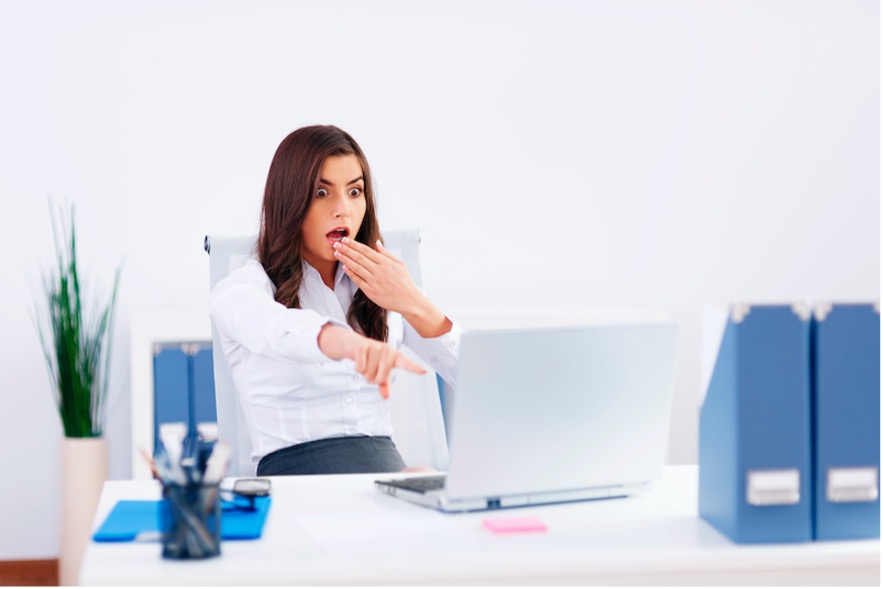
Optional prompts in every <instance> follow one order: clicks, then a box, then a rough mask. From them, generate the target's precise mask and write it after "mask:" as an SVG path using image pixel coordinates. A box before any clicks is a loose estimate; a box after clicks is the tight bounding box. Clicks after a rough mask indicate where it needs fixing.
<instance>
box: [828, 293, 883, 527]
mask: <svg viewBox="0 0 883 589" xmlns="http://www.w3.org/2000/svg"><path fill="white" fill-rule="evenodd" d="M813 352H814V354H813V357H814V363H813V375H814V386H813V395H814V402H815V406H814V409H815V415H814V424H815V457H814V460H815V479H816V485H815V538H816V539H817V540H840V539H850V538H879V537H880V498H879V491H878V489H879V487H880V313H879V310H878V309H877V308H875V307H874V306H873V305H833V306H830V305H828V306H821V305H820V306H818V307H817V308H816V312H815V321H814V322H813Z"/></svg>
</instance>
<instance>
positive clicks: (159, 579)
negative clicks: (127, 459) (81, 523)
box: [80, 466, 880, 585]
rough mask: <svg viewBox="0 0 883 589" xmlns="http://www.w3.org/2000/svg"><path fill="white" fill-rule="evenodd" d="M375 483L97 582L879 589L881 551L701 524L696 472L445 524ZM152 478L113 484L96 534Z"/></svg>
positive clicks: (279, 503)
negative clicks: (500, 523)
mask: <svg viewBox="0 0 883 589" xmlns="http://www.w3.org/2000/svg"><path fill="white" fill-rule="evenodd" d="M375 478H377V476H376V475H337V476H321V477H276V478H273V506H272V508H271V510H270V514H269V518H268V520H267V523H266V527H265V528H264V535H263V537H262V538H261V539H260V540H256V541H239V542H232V541H231V542H224V543H223V544H222V545H221V551H222V555H221V556H220V557H219V558H214V559H209V560H205V561H194V562H175V561H166V560H163V559H162V558H161V557H160V546H159V544H158V543H156V542H154V543H121V544H96V543H94V542H93V543H91V544H90V545H89V547H88V549H87V551H86V556H85V560H84V562H83V566H82V569H81V577H80V580H81V583H82V584H85V585H301V584H303V585H349V584H379V585H397V584H407V585H420V584H440V585H448V584H469V585H482V584H505V585H517V584H544V585H550V584H580V585H588V584H604V585H613V584H639V585H644V584H677V585H689V584H702V585H714V584H726V585H740V584H763V585H776V584H798V585H813V584H835V585H849V584H868V585H871V584H873V585H879V583H880V542H879V540H870V541H868V540H865V541H853V542H827V543H806V544H784V545H781V544H780V545H736V544H732V543H731V542H730V541H729V540H727V539H726V538H725V537H724V536H722V535H720V534H719V533H718V532H717V531H716V530H714V529H713V528H712V527H710V526H709V525H708V524H706V523H705V522H704V521H702V520H700V519H699V518H698V517H697V515H696V505H697V470H696V467H695V466H672V467H667V468H666V470H665V474H664V476H663V479H662V480H661V481H660V482H659V483H658V484H657V485H656V487H655V488H654V490H653V491H652V492H650V493H648V494H646V495H643V496H639V497H631V498H627V499H609V500H602V501H591V502H583V503H571V504H564V505H550V506H544V507H529V508H520V509H514V510H502V511H494V512H482V513H470V514H457V515H446V514H442V513H438V512H435V511H433V510H430V509H426V508H423V507H418V506H415V505H412V504H409V503H406V502H404V501H402V500H399V499H395V498H393V497H389V496H386V495H383V494H381V493H379V492H378V491H376V490H375V488H374V485H373V481H374V479H375ZM158 497H159V486H158V485H157V483H155V482H153V481H110V482H108V483H106V484H105V487H104V492H103V493H102V496H101V502H100V504H99V506H98V512H97V514H96V521H95V527H96V529H97V526H98V525H99V524H100V523H101V522H102V521H103V520H104V517H105V516H106V515H107V514H108V513H109V511H110V509H111V508H112V506H113V505H114V503H115V502H116V501H117V500H118V499H156V498H158ZM528 515H530V516H535V517H538V518H540V519H541V520H542V521H543V522H545V523H546V524H547V526H548V531H547V532H542V533H527V534H514V535H495V534H493V533H491V532H489V531H488V530H486V529H484V527H483V526H482V525H481V522H482V520H483V519H485V518H489V517H521V516H528Z"/></svg>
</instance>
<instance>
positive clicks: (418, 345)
mask: <svg viewBox="0 0 883 589" xmlns="http://www.w3.org/2000/svg"><path fill="white" fill-rule="evenodd" d="M402 323H403V325H404V337H403V341H402V343H403V344H404V345H406V346H408V347H409V348H411V349H412V350H414V352H415V353H416V354H417V355H418V356H420V357H421V358H423V360H424V361H425V362H426V363H427V364H429V365H430V366H432V368H433V370H435V371H436V372H437V373H438V374H439V375H440V376H441V377H442V378H443V379H445V381H446V382H447V383H448V384H450V385H453V384H454V376H455V375H456V371H457V360H458V359H459V357H460V338H461V337H462V335H463V328H462V327H460V324H459V323H457V322H455V321H452V322H451V323H452V326H451V330H450V331H449V332H447V333H445V334H442V335H440V336H438V337H430V338H424V337H420V334H419V333H417V330H416V329H414V328H413V327H411V325H410V324H409V323H408V322H407V321H406V320H404V319H402Z"/></svg>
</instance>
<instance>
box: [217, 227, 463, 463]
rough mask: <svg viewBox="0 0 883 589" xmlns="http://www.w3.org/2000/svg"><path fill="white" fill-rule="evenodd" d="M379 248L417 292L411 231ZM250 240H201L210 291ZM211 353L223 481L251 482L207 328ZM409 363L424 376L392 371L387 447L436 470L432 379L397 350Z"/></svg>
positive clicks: (238, 417) (438, 427)
mask: <svg viewBox="0 0 883 589" xmlns="http://www.w3.org/2000/svg"><path fill="white" fill-rule="evenodd" d="M383 241H384V245H385V246H386V248H387V249H388V250H390V251H391V252H392V253H393V254H394V255H396V256H398V257H399V258H401V259H402V260H404V262H405V263H406V264H407V266H408V270H409V271H410V273H411V277H412V278H413V279H414V283H415V284H417V286H418V287H419V286H421V284H422V279H421V274H420V260H419V257H418V251H417V250H418V245H419V243H420V232H419V231H417V230H405V231H385V232H384V233H383ZM255 243H256V238H255V237H254V236H245V237H242V236H238V237H230V236H220V237H219V236H206V238H205V250H206V252H208V254H209V282H210V283H211V288H214V287H215V285H216V284H217V283H218V281H219V280H221V279H222V278H224V277H225V276H227V275H228V274H230V272H232V271H233V270H236V269H237V268H239V267H240V266H242V265H243V264H244V263H245V261H246V260H247V259H248V258H250V257H254V247H255ZM212 349H213V351H214V352H213V362H214V372H215V403H216V405H217V413H218V433H219V437H220V439H222V440H226V441H227V443H228V444H230V447H231V449H232V456H231V459H230V468H229V469H228V471H227V474H228V476H254V474H255V465H254V463H253V462H252V459H251V451H252V444H251V438H250V436H249V432H248V425H247V424H246V422H245V416H244V414H243V410H242V406H241V405H240V399H239V395H238V394H237V393H236V388H235V386H234V384H233V377H232V376H231V374H230V369H229V367H228V366H227V361H226V359H225V358H224V355H223V353H221V344H220V340H219V339H218V331H217V329H216V328H215V326H214V325H212ZM403 351H404V352H405V354H407V355H408V357H409V358H411V359H412V360H414V361H415V362H417V363H418V364H420V365H421V366H423V367H424V368H427V369H428V370H427V373H426V374H424V375H418V374H411V373H409V372H405V371H397V374H396V375H395V378H394V380H393V382H392V383H391V385H390V413H391V416H392V427H393V441H394V442H395V445H396V447H397V448H398V450H399V452H400V453H401V455H402V458H403V459H404V461H405V463H406V464H407V465H408V466H431V467H433V468H435V469H437V470H447V468H448V444H447V437H446V435H445V425H444V420H443V419H442V409H441V402H440V399H439V392H438V381H437V380H436V374H435V372H433V371H432V369H431V368H430V367H428V366H427V365H426V364H425V363H424V362H423V361H422V360H420V359H419V358H418V357H417V355H416V354H414V353H413V352H411V351H410V350H408V349H407V348H403Z"/></svg>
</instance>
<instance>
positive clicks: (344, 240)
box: [340, 237, 350, 243]
mask: <svg viewBox="0 0 883 589" xmlns="http://www.w3.org/2000/svg"><path fill="white" fill-rule="evenodd" d="M340 241H341V242H343V243H349V242H350V238H349V237H344V238H343V239H341V240H340Z"/></svg>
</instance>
